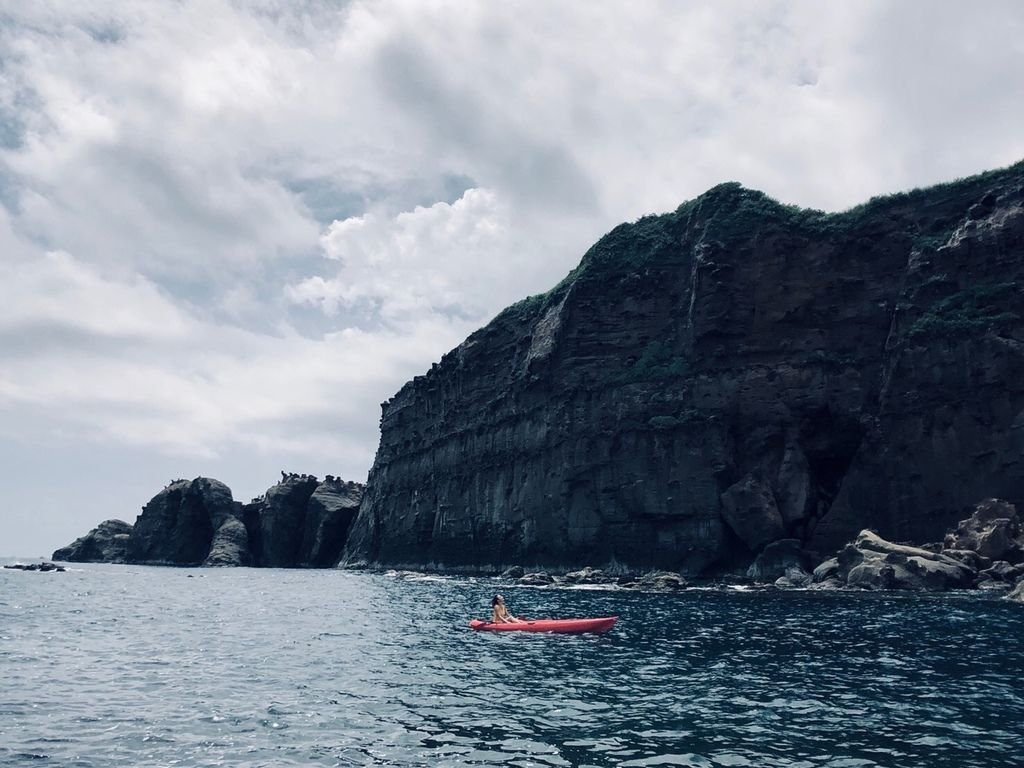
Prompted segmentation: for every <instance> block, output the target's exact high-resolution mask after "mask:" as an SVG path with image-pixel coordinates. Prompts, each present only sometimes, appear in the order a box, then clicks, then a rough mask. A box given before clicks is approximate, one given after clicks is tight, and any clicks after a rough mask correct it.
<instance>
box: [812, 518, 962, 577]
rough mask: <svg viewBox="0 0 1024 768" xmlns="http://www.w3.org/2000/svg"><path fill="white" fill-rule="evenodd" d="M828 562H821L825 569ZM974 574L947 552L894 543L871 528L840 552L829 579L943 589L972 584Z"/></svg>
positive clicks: (827, 566) (862, 532)
mask: <svg viewBox="0 0 1024 768" xmlns="http://www.w3.org/2000/svg"><path fill="white" fill-rule="evenodd" d="M830 565H831V564H829V563H827V562H826V563H825V564H823V566H825V568H829V566H830ZM819 567H821V566H819ZM975 575H976V574H975V571H974V570H973V569H971V568H970V566H967V565H965V564H964V563H962V562H960V561H959V560H956V559H954V558H952V557H949V556H948V555H944V554H939V553H935V552H931V551H929V550H927V549H922V548H920V547H911V546H906V545H902V544H894V543H892V542H890V541H886V540H885V539H883V538H882V537H880V536H879V535H878V534H876V533H872V532H871V531H861V532H860V534H859V535H858V536H857V539H856V541H854V542H853V543H852V544H848V545H847V546H846V547H844V548H843V549H842V550H841V551H840V552H839V555H838V556H837V557H836V569H835V572H834V574H832V573H830V574H829V576H828V578H838V579H839V580H840V581H841V582H844V583H845V584H846V585H848V586H850V587H859V588H861V589H909V590H918V591H928V592H944V591H946V590H949V589H967V588H969V587H972V586H973V585H974V579H975Z"/></svg>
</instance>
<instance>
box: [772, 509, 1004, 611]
mask: <svg viewBox="0 0 1024 768" xmlns="http://www.w3.org/2000/svg"><path fill="white" fill-rule="evenodd" d="M769 549H770V548H769ZM1022 549H1024V535H1022V533H1021V530H1020V526H1019V522H1018V518H1017V510H1016V508H1015V507H1014V506H1013V505H1012V504H1009V503H1008V502H1006V501H1002V500H1000V499H986V500H985V501H982V502H981V503H980V504H978V505H977V506H976V507H975V508H974V511H973V512H972V514H971V516H970V517H968V518H967V519H965V520H962V521H960V523H959V524H958V525H957V526H956V529H955V531H953V532H950V533H948V534H947V535H946V537H945V539H944V541H943V543H942V544H925V545H922V546H920V547H914V546H909V545H906V544H895V543H893V542H890V541H886V540H885V539H883V538H881V537H880V536H879V535H878V534H876V533H874V532H872V531H867V530H865V531H861V532H860V534H859V535H858V536H857V539H856V540H855V541H854V542H852V543H850V544H847V545H846V546H845V547H844V548H843V549H842V550H841V551H840V552H839V554H838V555H837V556H836V557H834V558H832V559H830V560H826V561H825V562H823V563H821V564H820V565H819V566H818V567H817V568H815V570H814V576H813V580H814V582H815V584H816V585H817V588H843V587H856V588H861V589H910V590H927V591H933V592H941V591H944V590H947V589H968V588H972V587H973V588H978V589H982V590H990V591H996V592H1004V591H1010V590H1013V589H1014V587H1015V585H1016V584H1017V583H1019V582H1020V581H1021V580H1024V563H1021V562H1020V559H1019V553H1020V552H1021V550H1022ZM1006 557H1010V558H1014V559H1015V560H1016V564H1015V563H1011V562H1009V561H1008V560H1006V559H997V560H995V561H993V558H1006Z"/></svg>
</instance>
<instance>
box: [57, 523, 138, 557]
mask: <svg viewBox="0 0 1024 768" xmlns="http://www.w3.org/2000/svg"><path fill="white" fill-rule="evenodd" d="M131 532H132V527H131V526H130V525H129V524H128V523H126V522H124V521H123V520H104V521H103V522H102V523H100V524H99V525H97V526H96V527H95V528H93V529H92V530H91V531H89V532H88V533H87V534H85V536H82V537H81V538H78V539H75V540H74V541H73V542H71V544H69V545H68V546H66V547H62V548H61V549H58V550H57V551H56V552H54V553H53V559H54V560H62V561H64V562H68V563H123V562H125V561H126V560H127V559H128V538H129V535H130V534H131Z"/></svg>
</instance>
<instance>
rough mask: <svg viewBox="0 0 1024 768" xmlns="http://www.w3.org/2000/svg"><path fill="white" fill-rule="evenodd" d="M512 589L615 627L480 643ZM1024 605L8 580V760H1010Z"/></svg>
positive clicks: (495, 637)
mask: <svg viewBox="0 0 1024 768" xmlns="http://www.w3.org/2000/svg"><path fill="white" fill-rule="evenodd" d="M496 589H500V590H501V591H502V592H503V594H504V595H505V596H506V599H507V600H508V602H509V603H510V605H511V608H512V610H513V611H515V612H518V613H520V614H524V615H529V616H531V617H536V618H541V617H549V616H559V617H569V616H598V615H611V614H618V615H619V616H621V618H620V620H619V623H618V625H617V626H616V628H615V629H614V630H613V631H612V633H610V634H608V635H604V636H568V635H543V634H516V633H511V634H510V633H503V634H493V633H479V634H478V633H474V632H471V631H470V630H469V629H468V628H467V627H466V622H467V621H468V619H469V618H471V617H473V616H484V615H486V614H487V612H488V610H489V605H488V602H489V599H490V597H491V595H492V594H493V593H494V591H495V590H496ZM1022 637H1024V608H1021V606H1019V605H1011V604H1008V603H1005V602H999V601H994V600H984V599H979V598H977V597H970V598H967V597H957V596H945V597H938V598H936V597H925V596H878V595H856V594H854V595H851V594H821V593H799V592H788V593H780V592H774V591H747V592H737V591H714V590H712V591H706V590H703V591H696V590H695V591H690V592H686V593H683V594H680V595H651V594H636V593H629V592H622V591H615V590H609V591H595V590H586V591H584V590H562V589H558V590H556V589H526V588H516V587H514V586H512V585H508V584H504V583H501V582H499V581H497V580H490V579H465V578H458V579H445V578H401V577H395V576H381V575H371V574H360V573H345V572H340V571H274V570H248V569H228V570H208V569H203V570H195V569H193V570H185V569H160V568H141V567H130V566H81V567H79V568H77V569H76V570H73V571H70V572H68V573H64V574H36V573H22V572H11V571H4V572H0V680H2V683H3V684H2V686H0V765H4V766H6V765H19V766H20V765H25V764H29V763H31V764H32V765H37V766H46V765H53V766H58V765H59V766H116V765H124V766H143V765H151V766H167V765H183V766H197V765H225V766H281V765H303V766H306V765H324V766H350V765H392V766H414V765H441V766H464V765H466V766H468V765H516V766H765V767H771V766H788V767H790V768H795V767H797V766H800V767H806V768H818V767H819V766H830V767H832V768H840V767H842V768H854V767H860V766H887V767H889V766H928V767H929V768H936V767H940V766H1007V767H1009V766H1014V767H1015V768H1016V767H1018V766H1020V765H1021V763H1020V760H1021V754H1022V753H1024V749H1022V747H1021V745H1022V744H1024V683H1022V677H1021V675H1022V673H1024V648H1022V645H1021V643H1020V638H1022Z"/></svg>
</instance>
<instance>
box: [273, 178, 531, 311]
mask: <svg viewBox="0 0 1024 768" xmlns="http://www.w3.org/2000/svg"><path fill="white" fill-rule="evenodd" d="M521 242H522V239H521V238H516V237H515V235H514V233H513V232H512V231H511V228H510V220H509V211H508V209H507V206H505V205H504V204H502V203H501V201H500V200H499V199H498V196H497V195H496V194H495V193H494V192H493V191H491V190H487V189H469V190H467V191H466V192H465V193H464V194H463V195H462V197H460V198H459V199H458V200H456V201H455V202H454V203H452V204H448V203H443V202H439V203H435V204H434V205H432V206H430V207H417V208H415V209H414V210H412V211H403V212H402V213H399V214H397V215H395V216H388V215H386V214H384V213H380V212H376V211H371V212H368V213H366V214H364V215H362V216H353V217H351V218H348V219H345V220H343V221H335V222H334V223H332V224H331V225H330V226H329V227H328V228H327V231H326V233H325V234H324V235H323V237H322V238H321V240H320V243H321V246H322V247H323V251H324V255H325V256H326V257H327V258H328V259H332V260H335V261H337V262H339V269H338V272H337V274H336V275H335V276H333V277H329V278H324V277H320V276H315V277H311V278H307V279H306V280H303V281H302V282H300V283H298V284H296V285H293V286H289V288H288V296H289V298H290V299H291V300H292V301H296V302H306V303H315V304H319V305H320V306H322V307H323V308H324V310H325V311H327V312H328V313H331V314H333V313H336V312H337V310H338V308H339V307H341V306H344V307H347V308H349V309H352V310H355V311H357V312H358V311H360V310H362V313H363V314H364V316H365V318H366V320H367V321H369V322H370V323H372V322H373V321H374V320H375V319H377V318H379V319H380V320H382V321H384V322H385V323H388V324H389V325H391V326H392V327H394V325H395V324H396V323H397V324H401V326H402V327H407V326H408V325H410V324H411V323H415V322H420V321H422V320H423V319H425V318H429V317H431V316H433V315H442V316H448V317H456V318H462V319H466V320H471V321H475V322H480V321H482V320H484V319H485V318H486V317H487V316H488V315H489V314H491V313H493V312H494V311H495V309H497V308H500V306H502V305H503V304H505V303H509V302H511V301H514V300H516V299H518V298H521V294H520V292H521V291H522V289H523V285H522V280H521V276H522V275H523V274H524V271H525V270H528V268H529V262H530V260H531V259H532V258H533V257H534V254H532V253H529V252H528V251H524V250H522V247H521ZM517 246H518V247H517Z"/></svg>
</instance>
